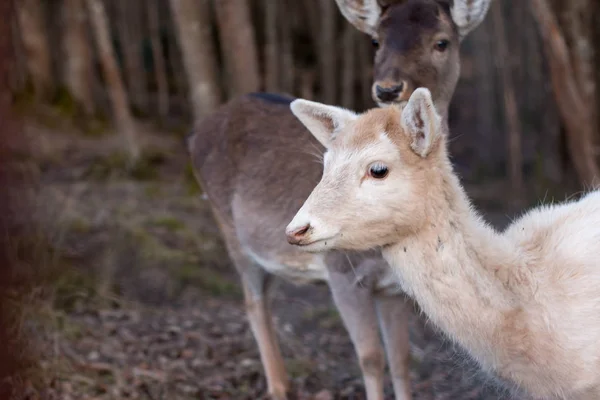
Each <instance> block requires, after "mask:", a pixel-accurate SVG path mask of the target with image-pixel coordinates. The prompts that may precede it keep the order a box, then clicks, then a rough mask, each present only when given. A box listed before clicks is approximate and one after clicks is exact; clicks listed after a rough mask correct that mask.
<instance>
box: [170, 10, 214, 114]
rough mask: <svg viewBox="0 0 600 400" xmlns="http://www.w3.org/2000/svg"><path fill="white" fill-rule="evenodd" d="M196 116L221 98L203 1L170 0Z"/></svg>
mask: <svg viewBox="0 0 600 400" xmlns="http://www.w3.org/2000/svg"><path fill="white" fill-rule="evenodd" d="M170 3H171V9H172V12H173V17H174V21H175V25H176V27H177V32H178V36H179V43H180V46H181V50H182V51H181V52H182V54H183V62H184V65H185V69H186V75H187V77H188V86H189V93H190V100H191V103H192V107H193V113H194V116H195V117H196V118H199V117H201V116H203V115H206V114H207V113H209V112H211V111H212V110H214V109H215V108H216V107H217V105H218V104H219V103H220V101H221V94H220V91H219V86H218V84H217V82H218V75H217V71H218V68H217V63H216V57H215V50H214V46H213V38H212V35H211V26H210V15H209V10H210V8H209V3H208V1H207V0H200V1H195V0H170Z"/></svg>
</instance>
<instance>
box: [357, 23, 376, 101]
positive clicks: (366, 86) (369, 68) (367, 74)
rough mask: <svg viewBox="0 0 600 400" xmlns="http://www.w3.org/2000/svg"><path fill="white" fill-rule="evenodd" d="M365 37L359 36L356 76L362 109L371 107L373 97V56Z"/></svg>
mask: <svg viewBox="0 0 600 400" xmlns="http://www.w3.org/2000/svg"><path fill="white" fill-rule="evenodd" d="M367 39H368V38H367V37H366V36H365V35H362V34H361V36H360V38H359V41H358V47H357V51H358V76H359V77H360V100H361V105H363V107H364V106H365V105H368V106H367V108H370V107H373V96H372V95H371V86H372V85H373V79H372V76H373V64H372V63H373V56H372V50H371V47H369V46H370V44H369V42H368V40H367Z"/></svg>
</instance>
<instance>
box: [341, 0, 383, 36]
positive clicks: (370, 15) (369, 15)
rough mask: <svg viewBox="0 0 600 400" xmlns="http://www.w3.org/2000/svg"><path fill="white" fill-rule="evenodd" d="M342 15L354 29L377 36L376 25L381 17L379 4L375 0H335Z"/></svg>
mask: <svg viewBox="0 0 600 400" xmlns="http://www.w3.org/2000/svg"><path fill="white" fill-rule="evenodd" d="M335 2H336V3H337V6H338V8H339V9H340V12H341V13H342V15H343V16H344V17H345V18H346V19H347V20H348V22H350V23H351V24H352V25H354V27H355V28H356V29H358V30H359V31H362V32H364V33H366V34H367V35H370V36H371V37H376V36H377V26H378V25H379V19H380V18H381V6H380V5H379V3H378V2H377V0H335Z"/></svg>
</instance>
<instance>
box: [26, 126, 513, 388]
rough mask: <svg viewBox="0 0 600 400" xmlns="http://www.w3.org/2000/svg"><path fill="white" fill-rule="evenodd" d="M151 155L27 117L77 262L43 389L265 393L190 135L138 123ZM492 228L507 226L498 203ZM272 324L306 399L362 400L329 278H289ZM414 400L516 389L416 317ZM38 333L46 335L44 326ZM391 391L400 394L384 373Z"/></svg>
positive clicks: (63, 294) (58, 296)
mask: <svg viewBox="0 0 600 400" xmlns="http://www.w3.org/2000/svg"><path fill="white" fill-rule="evenodd" d="M139 128H140V129H139V131H140V140H141V141H142V143H143V146H144V149H145V150H146V156H145V162H144V163H142V164H140V166H139V167H138V168H136V169H135V170H134V171H133V172H130V173H126V172H124V171H125V170H124V158H123V156H122V153H121V151H120V149H121V148H122V143H121V141H120V138H119V137H118V136H115V135H110V134H107V135H98V136H86V135H84V134H83V133H81V132H79V131H77V130H75V129H73V128H72V127H70V126H68V125H64V126H63V125H58V126H54V127H53V129H49V128H48V127H47V126H44V125H41V124H40V123H36V122H29V123H28V124H27V135H28V136H29V137H30V138H31V140H32V142H35V144H36V145H35V148H34V150H35V151H34V154H33V155H32V156H31V158H30V159H29V162H30V166H31V167H32V168H33V169H34V171H35V172H36V174H38V177H39V180H40V186H39V188H38V190H39V194H38V196H37V199H38V208H37V215H36V219H37V220H39V221H40V222H41V223H42V226H44V227H45V228H46V232H47V234H48V235H50V236H51V238H52V241H53V245H54V246H56V248H58V249H60V251H61V252H62V253H63V254H64V255H65V257H66V258H67V259H69V260H71V261H70V264H71V265H72V268H70V269H68V270H67V272H66V273H65V274H64V276H62V277H61V278H60V279H59V280H58V281H57V282H55V283H54V284H53V287H52V296H51V297H50V299H49V300H46V301H45V302H44V303H43V306H40V307H38V309H37V310H36V313H34V314H32V315H33V316H32V318H34V319H35V321H34V322H32V324H33V325H34V326H38V325H39V326H42V327H43V329H42V331H43V335H39V334H38V335H37V336H38V337H40V338H41V340H39V343H38V344H39V348H40V349H41V350H40V351H42V353H43V361H42V363H41V366H42V368H43V370H44V386H45V395H46V397H47V398H56V399H65V400H66V399H150V400H156V399H169V400H178V399H182V400H183V399H263V398H266V397H265V391H266V385H265V379H264V376H263V373H262V368H261V364H260V359H259V355H258V350H257V347H256V344H255V342H254V340H253V337H252V334H251V332H250V330H249V327H248V324H247V321H246V319H245V315H244V310H243V303H242V298H241V292H240V288H239V287H238V280H237V276H236V274H235V272H234V270H233V267H232V266H231V265H230V262H229V260H228V258H227V255H226V253H225V252H224V249H223V246H222V242H221V240H220V238H219V233H218V231H217V227H216V226H215V224H214V222H213V220H212V217H211V215H210V212H209V210H208V207H207V202H206V200H205V199H203V198H202V194H201V191H200V190H199V188H198V187H197V186H196V185H195V183H194V181H193V179H192V177H191V174H190V170H189V164H188V158H187V155H186V153H185V151H184V148H183V141H182V140H181V139H180V138H179V137H178V136H177V135H174V134H166V133H164V132H157V131H156V130H155V128H153V127H151V126H146V125H142V124H140V127H139ZM487 216H488V218H490V219H491V220H492V221H493V222H494V223H495V224H496V225H498V226H502V225H504V224H505V223H507V222H508V221H509V217H508V215H507V214H506V213H505V212H503V211H502V210H499V209H496V210H494V211H493V212H492V211H490V212H489V213H487ZM274 308H275V315H276V325H277V329H278V332H279V336H280V340H281V345H282V350H283V352H284V355H285V358H286V363H287V369H288V372H289V374H290V376H291V378H292V380H293V388H294V389H293V391H294V393H295V395H296V396H297V398H298V399H320V400H325V399H363V398H365V396H364V391H363V386H362V382H361V376H360V371H359V368H358V363H357V360H356V357H355V355H354V352H353V349H352V345H351V343H350V340H349V338H348V335H347V334H346V331H345V329H344V327H343V325H342V323H341V320H340V317H339V315H338V313H337V311H336V310H335V308H334V306H333V304H332V301H331V299H330V295H329V293H328V290H327V288H326V286H293V285H290V284H287V283H282V284H281V286H280V289H279V290H278V291H277V293H276V295H275V298H274ZM410 325H411V341H412V346H413V349H412V356H413V360H412V370H411V379H412V384H413V391H414V395H415V399H418V400H425V399H427V400H429V399H432V400H433V399H436V400H442V399H448V400H450V399H453V400H454V399H466V400H468V399H501V398H507V399H508V398H512V397H509V396H508V395H507V394H506V393H501V392H499V391H497V390H495V389H494V385H493V383H492V382H491V381H490V380H489V379H486V378H485V377H484V376H483V375H482V374H481V373H478V372H477V369H476V368H475V366H474V365H473V363H471V362H469V361H468V359H467V358H466V357H464V356H463V355H462V353H461V352H460V351H459V350H457V349H456V348H454V347H453V346H452V344H450V343H448V342H447V341H446V340H445V339H444V338H443V337H442V336H441V335H439V334H437V333H436V332H435V331H434V330H433V328H432V327H431V326H429V325H428V324H427V322H426V321H425V320H424V319H423V318H421V317H419V316H418V315H417V314H416V313H414V315H413V316H412V317H411V321H410ZM38 333H39V331H38ZM386 393H387V398H389V399H392V398H393V393H392V390H391V384H390V382H389V381H387V382H386Z"/></svg>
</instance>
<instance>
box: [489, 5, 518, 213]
mask: <svg viewBox="0 0 600 400" xmlns="http://www.w3.org/2000/svg"><path fill="white" fill-rule="evenodd" d="M491 11H492V17H493V20H492V21H493V24H494V37H495V38H496V46H497V49H498V50H497V57H498V61H499V63H500V64H504V65H502V68H501V82H502V91H503V93H504V113H505V121H506V126H507V127H508V160H507V163H508V171H509V174H508V175H509V179H510V186H511V189H512V193H513V200H514V201H515V202H516V203H517V204H518V203H519V202H520V201H521V200H522V199H523V153H522V146H521V122H520V120H519V111H518V109H517V99H516V96H515V88H514V84H513V77H512V63H511V62H510V55H509V53H508V45H507V43H506V32H505V29H504V15H503V12H502V3H500V2H498V1H496V2H494V4H493V8H492V10H491Z"/></svg>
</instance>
